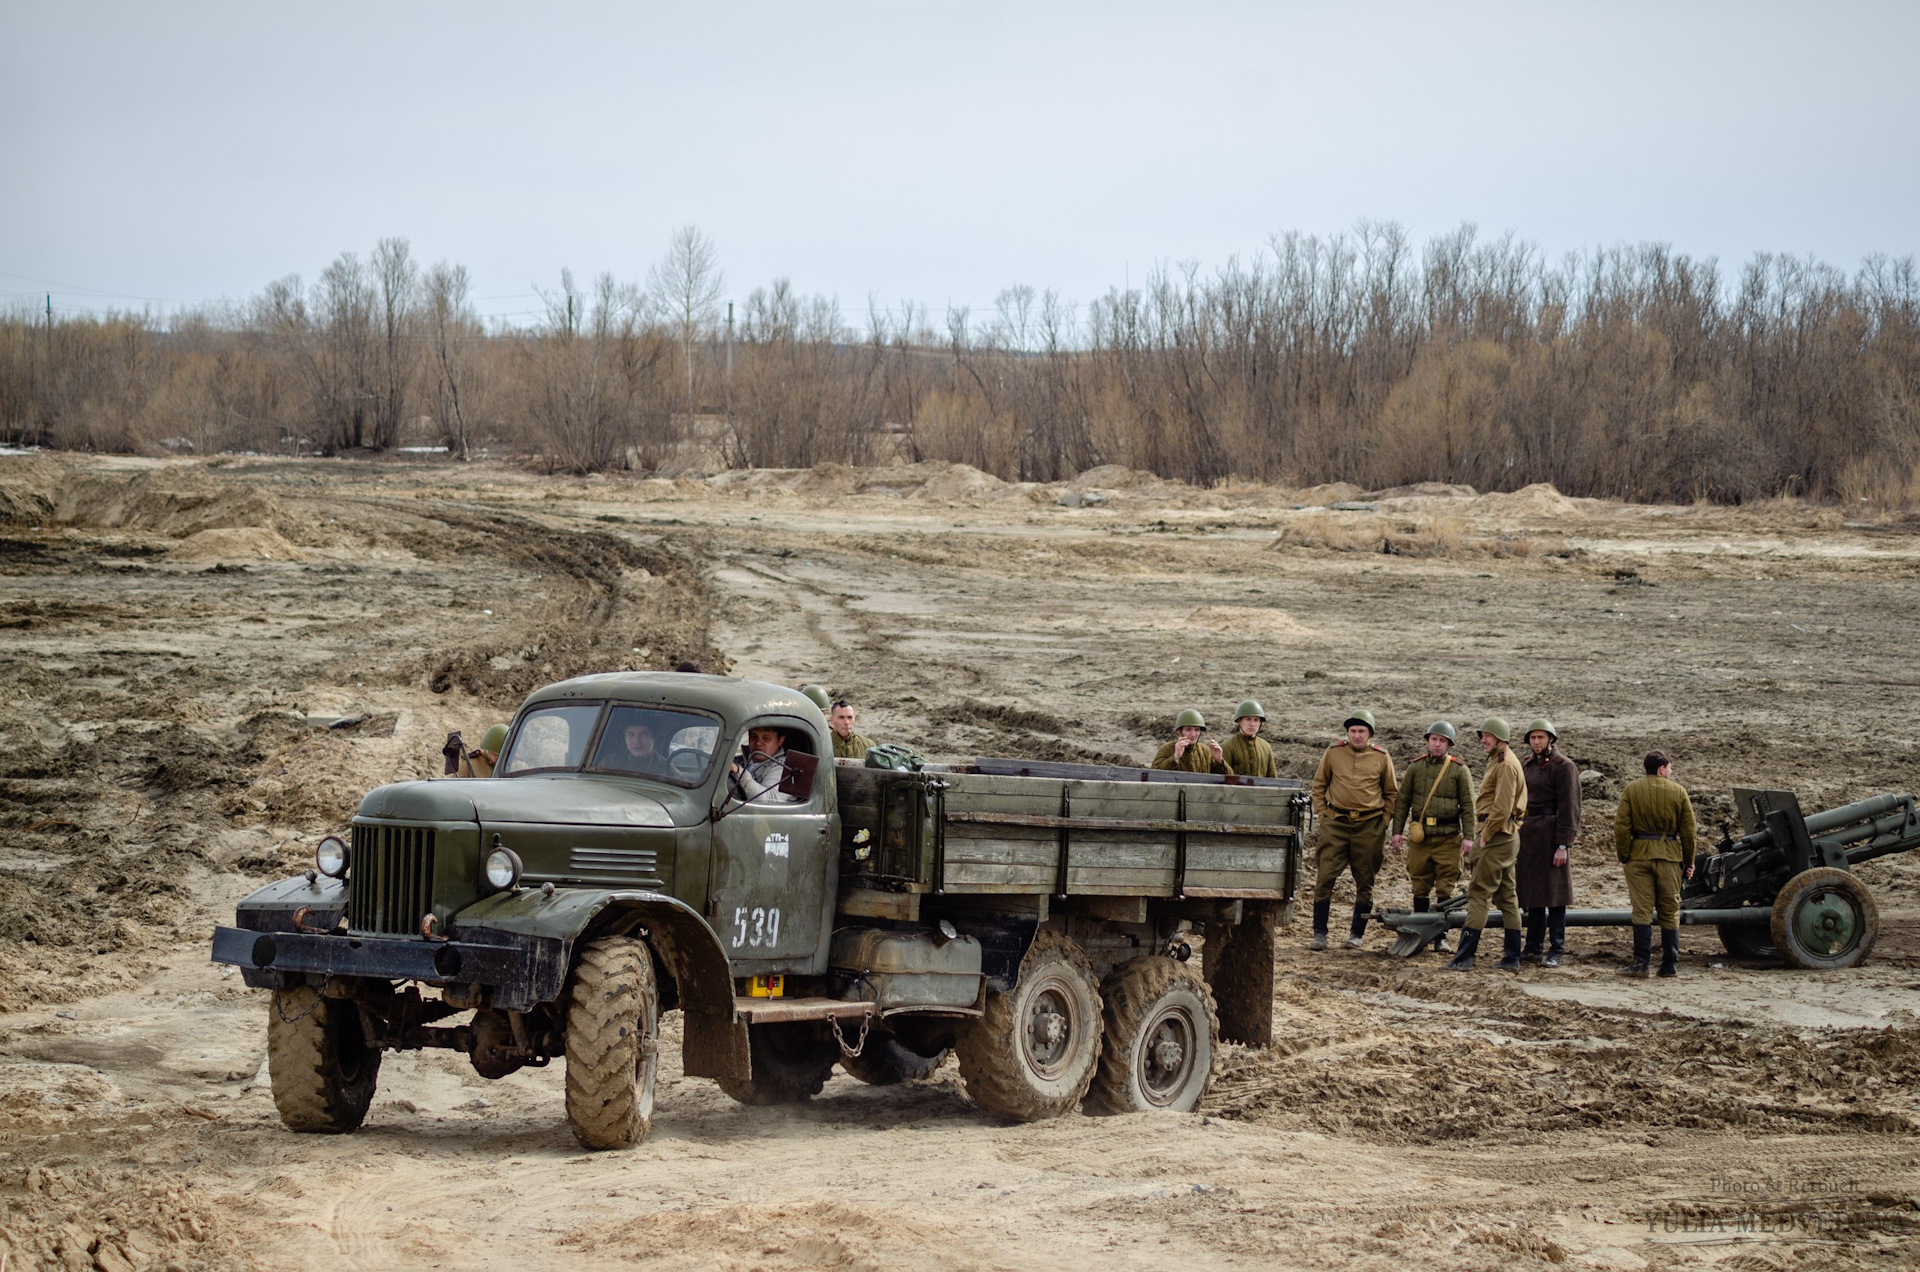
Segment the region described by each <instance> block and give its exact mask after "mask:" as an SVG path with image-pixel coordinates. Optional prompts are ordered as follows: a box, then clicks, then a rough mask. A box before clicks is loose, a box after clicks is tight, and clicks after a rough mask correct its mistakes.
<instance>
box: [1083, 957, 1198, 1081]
mask: <svg viewBox="0 0 1920 1272" xmlns="http://www.w3.org/2000/svg"><path fill="white" fill-rule="evenodd" d="M1100 996H1101V997H1102V998H1103V999H1105V1000H1106V1004H1107V1011H1106V1032H1105V1035H1104V1040H1103V1042H1102V1044H1101V1048H1100V1070H1099V1072H1098V1073H1097V1074H1096V1075H1095V1076H1094V1079H1093V1087H1092V1089H1091V1090H1089V1091H1088V1092H1087V1103H1088V1104H1089V1105H1090V1106H1094V1107H1097V1108H1100V1109H1103V1110H1105V1111H1106V1112H1109V1113H1144V1112H1153V1111H1162V1112H1171V1113H1190V1112H1192V1111H1193V1110H1194V1109H1195V1108H1196V1107H1197V1106H1198V1105H1199V1103H1200V1097H1201V1096H1203V1095H1205V1094H1206V1092H1207V1083H1208V1082H1209V1081H1210V1080H1211V1079H1212V1077H1213V1057H1214V1039H1215V1038H1216V1037H1218V1036H1219V1031H1220V1024H1219V1020H1218V1018H1217V1017H1216V1015H1215V1013H1214V1006H1213V995H1212V994H1211V993H1209V992H1208V991H1207V986H1206V984H1205V982H1203V981H1202V980H1201V979H1200V978H1199V977H1197V976H1195V975H1193V973H1191V972H1189V971H1188V970H1187V969H1186V967H1185V966H1184V965H1182V964H1180V963H1178V962H1176V961H1175V960H1173V959H1171V958H1167V957H1165V956H1164V955H1154V956H1152V957H1149V958H1136V959H1134V960H1133V961H1132V962H1130V963H1123V964H1121V965H1120V966H1119V967H1116V968H1114V969H1113V971H1112V973H1111V974H1109V975H1108V977H1107V980H1106V983H1105V984H1104V985H1102V986H1101V987H1100Z"/></svg>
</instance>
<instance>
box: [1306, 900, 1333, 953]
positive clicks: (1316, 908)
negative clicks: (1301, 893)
mask: <svg viewBox="0 0 1920 1272" xmlns="http://www.w3.org/2000/svg"><path fill="white" fill-rule="evenodd" d="M1332 913H1333V902H1331V901H1315V902H1314V903H1313V941H1312V942H1311V943H1310V944H1309V945H1308V946H1307V948H1308V949H1310V950H1324V949H1326V948H1327V917H1328V916H1329V915H1331V914H1332Z"/></svg>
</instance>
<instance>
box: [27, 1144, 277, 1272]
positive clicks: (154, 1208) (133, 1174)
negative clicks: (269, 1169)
mask: <svg viewBox="0 0 1920 1272" xmlns="http://www.w3.org/2000/svg"><path fill="white" fill-rule="evenodd" d="M256 1237H257V1233H255V1232H252V1231H250V1230H249V1227H248V1225H247V1223H246V1221H245V1220H244V1219H242V1218H240V1217H239V1216H236V1215H232V1214H230V1213H228V1212H227V1211H226V1210H224V1209H223V1208H222V1207H220V1206H218V1205H216V1204H214V1202H213V1199H212V1198H211V1197H207V1196H204V1195H202V1194H200V1193H197V1192H195V1191H194V1189H193V1185H192V1182H191V1181H190V1180H181V1179H178V1178H174V1179H166V1178H160V1179H155V1178H150V1177H149V1172H148V1171H147V1170H146V1169H145V1168H143V1169H141V1170H138V1171H132V1170H118V1171H112V1172H109V1171H105V1170H100V1169H95V1168H91V1167H89V1168H85V1169H80V1170H73V1171H64V1170H55V1169H52V1168H50V1167H45V1166H29V1167H27V1168H26V1169H24V1170H19V1171H13V1172H10V1173H9V1174H8V1175H6V1176H0V1266H5V1267H8V1268H14V1269H20V1270H21V1272H26V1269H30V1268H97V1269H101V1270H102V1272H119V1270H120V1269H127V1270H128V1272H131V1270H132V1269H135V1268H155V1269H159V1268H208V1269H224V1268H236V1269H238V1268H252V1267H255V1266H257V1264H256V1262H255V1260H254V1259H253V1257H252V1256H251V1255H250V1254H249V1253H248V1252H247V1251H248V1249H249V1247H250V1246H252V1245H253V1244H254V1242H255V1239H256Z"/></svg>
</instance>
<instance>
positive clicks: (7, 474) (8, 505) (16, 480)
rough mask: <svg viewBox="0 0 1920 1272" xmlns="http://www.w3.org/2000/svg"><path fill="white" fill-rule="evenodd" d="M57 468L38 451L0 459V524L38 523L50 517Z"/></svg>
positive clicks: (57, 487) (56, 482) (56, 481)
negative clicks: (37, 452)
mask: <svg viewBox="0 0 1920 1272" xmlns="http://www.w3.org/2000/svg"><path fill="white" fill-rule="evenodd" d="M60 476H61V473H60V468H59V466H58V465H57V464H55V463H53V462H52V461H51V460H47V459H43V458H41V457H40V456H38V455H9V456H7V457H5V458H4V459H0V525H18V526H37V525H43V524H45V523H46V522H47V521H50V520H51V519H52V518H53V506H54V496H55V494H56V493H57V492H58V491H59V488H60Z"/></svg>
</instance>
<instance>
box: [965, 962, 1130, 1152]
mask: <svg viewBox="0 0 1920 1272" xmlns="http://www.w3.org/2000/svg"><path fill="white" fill-rule="evenodd" d="M1100 1031H1101V1020H1100V987H1099V984H1098V982H1096V981H1095V980H1094V978H1093V968H1092V966H1091V965H1090V964H1089V963H1088V962H1087V956H1086V953H1085V951H1083V950H1082V949H1081V948H1080V947H1079V946H1078V945H1075V944H1074V943H1073V942H1072V941H1070V940H1068V939H1067V938H1066V937H1064V936H1062V935H1060V934H1059V933H1058V932H1041V933H1040V934H1039V935H1038V936H1036V937H1035V938H1034V941H1033V945H1032V946H1031V947H1030V948H1029V949H1028V950H1027V956H1026V958H1024V959H1023V960H1021V963H1020V980H1019V983H1018V984H1016V985H1015V986H1014V987H1013V991H1012V992H1011V993H1006V994H1003V993H1001V992H1000V991H999V990H996V989H989V990H988V991H987V1006H986V1012H985V1014H983V1015H982V1016H981V1017H980V1019H978V1020H976V1021H974V1022H973V1023H972V1025H970V1026H969V1027H968V1028H967V1030H966V1031H965V1032H964V1033H962V1034H961V1035H960V1039H959V1042H958V1044H957V1045H956V1046H955V1048H954V1052H955V1054H956V1055H957V1056H958V1057H959V1060H960V1076H961V1078H963V1079H964V1080H965V1081H966V1084H967V1095H968V1096H969V1097H970V1098H971V1099H972V1100H973V1102H974V1103H975V1104H977V1105H979V1106H980V1107H981V1108H982V1109H984V1110H986V1111H987V1112H988V1113H991V1114H993V1115H994V1116H996V1117H1003V1118H1009V1119H1011V1120H1014V1121H1019V1122H1035V1121H1039V1120H1040V1119H1041V1118H1048V1117H1059V1116H1060V1115H1061V1114H1063V1113H1069V1112H1071V1111H1072V1110H1073V1109H1074V1108H1075V1106H1077V1105H1078V1104H1079V1103H1080V1100H1081V1097H1082V1096H1084V1095H1086V1093H1087V1087H1088V1086H1089V1085H1090V1084H1091V1083H1092V1082H1093V1071H1094V1069H1095V1068H1096V1067H1097V1066H1098V1064H1099V1062H1100Z"/></svg>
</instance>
